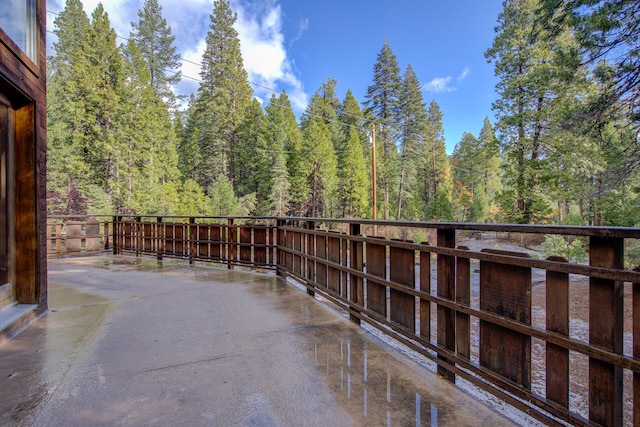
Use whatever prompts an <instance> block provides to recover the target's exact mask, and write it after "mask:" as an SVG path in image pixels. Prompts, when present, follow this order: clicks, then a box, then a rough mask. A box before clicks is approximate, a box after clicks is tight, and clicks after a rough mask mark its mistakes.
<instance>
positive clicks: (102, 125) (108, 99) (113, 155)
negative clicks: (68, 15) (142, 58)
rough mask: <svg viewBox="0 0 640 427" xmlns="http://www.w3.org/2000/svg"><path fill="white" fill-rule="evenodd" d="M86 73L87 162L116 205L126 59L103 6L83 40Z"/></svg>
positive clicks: (83, 80)
mask: <svg viewBox="0 0 640 427" xmlns="http://www.w3.org/2000/svg"><path fill="white" fill-rule="evenodd" d="M84 50H85V52H86V53H85V61H86V62H85V64H84V67H85V73H83V74H82V75H81V77H80V78H79V81H78V83H79V85H80V87H81V90H82V91H83V94H84V99H85V112H86V114H87V115H86V116H85V118H86V121H85V122H84V123H82V125H83V126H86V128H85V129H87V130H86V131H85V135H84V138H83V151H84V153H85V161H86V162H87V163H88V164H89V166H90V168H91V171H92V172H94V176H93V178H94V180H95V181H94V182H95V183H97V184H98V185H99V186H100V187H101V188H103V189H104V190H105V193H106V196H107V200H108V201H109V203H110V204H111V206H113V207H114V208H115V207H116V206H115V201H116V196H117V194H115V191H116V186H117V183H118V181H119V180H120V178H121V177H120V175H119V170H118V162H119V157H120V155H121V154H122V152H123V149H124V148H123V147H122V145H121V141H119V140H118V139H117V138H116V133H115V130H116V129H117V127H118V126H119V120H120V117H119V111H118V109H119V105H120V102H121V99H120V97H119V90H120V87H121V85H122V83H123V82H122V77H123V73H122V67H123V60H122V56H121V54H120V51H119V50H118V48H117V46H116V33H115V31H114V30H113V28H112V27H111V23H110V21H109V17H108V15H107V13H106V12H105V11H104V8H103V7H102V4H98V6H97V7H96V9H95V10H94V12H93V14H92V15H91V27H90V29H89V31H88V33H87V37H86V38H85V40H84Z"/></svg>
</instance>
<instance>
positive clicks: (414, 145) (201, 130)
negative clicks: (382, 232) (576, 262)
mask: <svg viewBox="0 0 640 427" xmlns="http://www.w3.org/2000/svg"><path fill="white" fill-rule="evenodd" d="M639 3H640V2H639V1H638V0H636V1H620V2H597V1H596V2H594V1H587V0H573V1H568V2H556V1H551V0H506V1H505V2H504V9H503V11H502V13H501V14H500V15H499V16H498V18H497V27H496V34H495V38H494V41H493V44H492V46H489V47H488V49H487V51H486V53H485V55H486V58H487V60H488V61H490V62H491V63H492V64H493V65H494V67H495V74H496V76H497V77H498V79H499V82H498V84H497V86H496V88H495V90H496V92H497V95H498V99H497V101H496V102H495V103H494V105H493V111H494V113H495V118H496V122H495V123H493V124H492V123H491V122H490V120H489V118H486V119H485V121H484V125H483V126H482V128H481V129H470V131H471V132H469V133H465V134H464V135H463V136H462V138H461V140H460V141H459V142H457V144H456V146H455V149H454V151H453V153H452V154H451V155H447V153H446V149H445V140H444V130H443V125H442V111H441V109H440V107H439V105H438V104H437V103H436V102H435V101H429V100H425V99H424V98H423V91H422V88H421V85H420V79H419V78H418V76H417V75H416V73H415V72H414V69H413V68H412V66H411V65H408V66H407V67H406V69H405V70H401V69H400V68H399V66H398V61H397V58H396V56H395V54H394V53H393V50H392V48H391V46H390V45H389V43H387V42H386V41H385V42H384V44H383V46H382V48H381V50H380V52H379V54H378V56H377V58H375V59H374V58H372V63H373V77H372V80H371V84H370V85H369V86H368V90H367V93H366V96H365V99H364V100H357V99H355V97H354V96H353V94H352V92H351V91H350V90H347V91H346V95H345V97H344V99H338V97H337V95H336V87H337V85H338V81H337V80H335V79H332V78H327V79H326V80H325V81H324V83H323V84H322V85H321V87H319V88H318V89H317V90H316V92H315V93H314V95H313V96H312V98H311V100H310V102H309V104H308V107H307V109H306V111H304V113H303V114H301V116H300V117H296V116H295V115H294V113H293V111H292V108H291V103H290V100H289V98H288V96H287V93H286V92H284V91H282V92H280V93H273V94H272V96H271V98H270V99H269V100H268V102H267V103H266V104H265V105H260V103H259V102H258V101H257V100H256V99H255V98H254V96H253V92H252V83H251V82H249V80H248V75H247V72H246V71H245V69H244V66H243V59H242V56H241V53H240V41H239V38H238V33H237V32H236V30H235V29H234V24H235V20H236V14H235V13H234V11H233V10H232V9H231V7H230V4H229V2H228V1H227V0H216V1H215V2H214V5H213V10H212V13H211V17H210V27H209V32H208V34H207V38H206V50H205V53H204V55H203V58H202V67H201V72H200V83H199V88H198V91H197V93H195V94H193V95H191V97H190V98H189V99H179V98H178V97H177V96H176V95H175V93H174V91H173V85H175V84H176V83H177V82H179V81H180V79H181V73H180V71H179V70H180V65H181V58H180V56H179V55H178V54H177V53H176V47H175V45H174V41H175V37H174V36H173V35H172V33H171V28H170V27H169V26H168V25H167V22H166V20H165V19H164V18H163V16H162V8H161V6H160V5H159V4H158V2H157V0H145V2H144V6H143V8H142V9H141V10H139V11H138V20H137V22H134V23H132V28H131V33H130V35H129V37H128V38H126V39H121V40H118V38H117V36H116V33H115V31H114V30H113V28H112V27H111V24H110V22H109V18H108V16H107V14H106V13H105V11H104V9H103V7H102V6H101V5H98V6H97V8H96V9H95V10H94V11H93V13H92V15H91V16H90V17H89V16H87V15H86V13H85V12H84V11H83V8H82V4H81V2H80V0H67V2H66V5H65V9H64V10H63V11H62V12H61V13H60V14H58V16H57V17H56V19H55V29H54V33H55V34H56V35H57V41H56V42H55V43H54V45H53V47H54V52H53V55H52V56H50V57H49V58H48V120H47V127H48V136H49V138H48V141H49V145H48V165H47V167H48V194H47V199H48V209H49V212H51V213H62V214H82V213H92V214H97V213H138V214H150V215H156V214H165V215H216V216H218V215H278V216H283V215H295V216H314V217H354V218H371V217H372V212H371V194H370V192H371V191H370V188H371V187H370V183H371V142H370V138H371V131H372V129H373V128H374V127H375V135H376V157H377V163H376V164H377V174H376V177H375V179H376V183H377V190H378V191H377V200H378V203H377V206H378V212H377V217H378V218H384V219H406V220H436V221H469V222H512V223H563V224H594V225H625V226H636V225H638V224H639V223H640V209H639V208H640V199H639V194H640V175H639V173H638V171H639V169H638V165H639V164H640V141H639V125H640V110H639V108H640V107H639V106H638V105H639V103H638V100H639V96H638V95H639V94H638V88H639V87H640V74H639V73H640V71H639V70H640V64H639V63H638V62H639V61H640V59H639V58H640V48H639V40H638V35H637V28H638V18H637V15H636V14H634V13H633V10H634V8H635V10H636V11H637V9H638V6H639ZM122 40H125V41H124V42H122ZM365 73H367V71H366V70H363V74H365ZM181 105H187V107H186V108H182V107H181Z"/></svg>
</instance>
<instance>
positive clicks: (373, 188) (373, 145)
mask: <svg viewBox="0 0 640 427" xmlns="http://www.w3.org/2000/svg"><path fill="white" fill-rule="evenodd" d="M377 217H378V201H377V190H376V124H375V123H372V124H371V218H372V219H377ZM377 228H378V227H377V226H375V225H374V226H373V234H374V235H376V234H378V233H377Z"/></svg>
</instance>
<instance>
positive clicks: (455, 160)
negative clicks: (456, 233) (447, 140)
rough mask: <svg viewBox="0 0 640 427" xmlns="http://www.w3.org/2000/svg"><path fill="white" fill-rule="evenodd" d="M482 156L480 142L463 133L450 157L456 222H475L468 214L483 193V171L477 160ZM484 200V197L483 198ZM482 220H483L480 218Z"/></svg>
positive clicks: (475, 219) (472, 216)
mask: <svg viewBox="0 0 640 427" xmlns="http://www.w3.org/2000/svg"><path fill="white" fill-rule="evenodd" d="M481 155H482V152H481V150H480V142H479V141H478V140H477V139H476V137H475V136H473V135H471V134H470V133H467V132H465V133H464V134H463V135H462V139H461V140H460V142H458V143H457V144H456V147H455V149H454V150H453V155H452V157H451V163H452V165H453V179H454V190H453V192H454V193H453V200H452V201H453V202H454V207H455V212H454V213H455V218H456V220H457V221H462V222H464V221H477V220H480V218H475V217H474V215H473V214H472V213H471V212H470V211H471V205H472V204H473V202H474V201H475V200H476V196H477V195H478V194H479V193H484V188H478V187H480V186H481V185H482V178H483V171H482V170H481V169H480V167H479V164H478V163H479V162H478V158H479V157H480V156H481ZM484 200H486V197H484ZM482 220H484V218H482Z"/></svg>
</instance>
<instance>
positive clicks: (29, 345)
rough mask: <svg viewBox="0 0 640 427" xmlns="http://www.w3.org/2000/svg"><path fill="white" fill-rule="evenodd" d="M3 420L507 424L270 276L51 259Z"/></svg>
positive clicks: (4, 370)
mask: <svg viewBox="0 0 640 427" xmlns="http://www.w3.org/2000/svg"><path fill="white" fill-rule="evenodd" d="M49 278H50V307H51V311H50V312H49V313H48V314H47V316H45V317H44V318H42V319H38V320H37V321H36V322H34V323H33V324H32V325H31V326H30V327H29V328H28V329H27V330H25V331H24V332H23V333H22V334H20V335H19V336H18V337H17V338H15V339H14V340H12V341H9V342H8V343H7V344H5V345H3V346H2V347H0V425H16V424H17V425H52V426H59V425H147V424H160V425H216V426H217V425H220V426H227V425H247V426H281V425H310V426H325V425H334V426H343V425H344V426H349V425H367V426H368V425H394V426H395V425H427V426H429V425H431V426H460V425H488V424H494V425H510V424H511V423H510V422H509V421H508V420H506V419H505V418H503V417H501V416H500V415H497V414H496V413H494V412H492V411H490V410H489V409H488V408H487V407H485V406H483V405H482V403H480V402H477V401H475V400H474V399H472V398H471V397H470V396H468V395H466V394H464V393H462V392H461V391H460V390H458V389H456V388H455V387H454V386H453V385H451V384H449V383H448V382H446V381H444V380H442V379H438V378H437V377H436V375H435V374H433V373H431V372H430V371H427V370H426V369H425V368H424V367H422V366H419V365H417V364H416V363H415V362H413V361H410V360H408V359H406V358H405V357H403V356H401V355H400V354H399V353H397V352H396V351H395V350H394V349H393V348H391V347H389V346H388V345H387V344H385V343H383V342H382V341H380V340H378V339H376V338H374V337H372V336H371V335H370V334H368V333H366V332H365V331H363V330H362V329H361V328H359V327H357V326H355V325H353V324H351V323H350V322H349V321H348V320H346V319H345V318H344V317H343V316H342V315H341V314H339V313H338V312H336V311H335V310H333V309H330V308H328V307H327V306H325V305H323V304H320V303H318V301H317V300H315V299H313V298H311V297H309V296H308V295H306V293H304V292H301V291H300V290H299V289H296V288H294V287H292V286H290V285H288V284H286V283H285V282H283V281H282V280H280V279H278V278H276V277H274V276H273V275H258V274H252V273H247V272H242V271H228V270H222V269H218V270H215V269H210V268H199V267H195V268H194V267H190V266H186V265H181V264H170V263H167V264H163V265H159V264H158V263H157V262H156V261H155V260H141V261H140V260H135V259H132V260H127V259H123V258H118V257H116V258H114V259H113V260H112V259H110V257H94V259H91V258H86V259H72V260H55V261H53V262H51V263H50V275H49Z"/></svg>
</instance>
